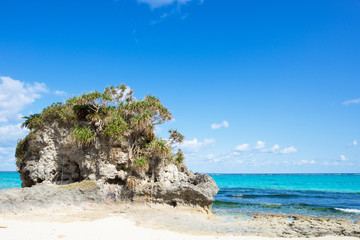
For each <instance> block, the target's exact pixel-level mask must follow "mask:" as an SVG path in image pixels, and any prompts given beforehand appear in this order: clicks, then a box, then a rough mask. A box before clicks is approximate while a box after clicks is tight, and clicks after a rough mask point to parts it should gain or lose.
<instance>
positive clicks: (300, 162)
mask: <svg viewBox="0 0 360 240" xmlns="http://www.w3.org/2000/svg"><path fill="white" fill-rule="evenodd" d="M315 163H316V162H315V161H314V160H300V161H294V162H293V164H294V165H299V166H300V165H304V164H315Z"/></svg>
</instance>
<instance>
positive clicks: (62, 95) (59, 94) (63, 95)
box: [54, 90, 67, 97]
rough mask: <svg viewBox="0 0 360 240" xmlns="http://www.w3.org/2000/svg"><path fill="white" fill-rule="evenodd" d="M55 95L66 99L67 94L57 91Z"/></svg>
mask: <svg viewBox="0 0 360 240" xmlns="http://www.w3.org/2000/svg"><path fill="white" fill-rule="evenodd" d="M54 93H55V95H58V96H60V97H66V95H67V93H66V92H64V91H59V90H56V91H55V92H54Z"/></svg>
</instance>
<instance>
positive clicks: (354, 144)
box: [349, 140, 358, 147]
mask: <svg viewBox="0 0 360 240" xmlns="http://www.w3.org/2000/svg"><path fill="white" fill-rule="evenodd" d="M357 145H358V142H357V140H354V141H353V142H352V143H350V144H349V146H350V147H355V146H357Z"/></svg>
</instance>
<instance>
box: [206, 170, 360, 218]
mask: <svg viewBox="0 0 360 240" xmlns="http://www.w3.org/2000/svg"><path fill="white" fill-rule="evenodd" d="M211 176H212V177H213V178H214V179H215V181H216V183H217V184H218V186H219V188H220V191H219V193H218V194H217V195H216V196H215V202H214V204H213V211H214V212H215V213H217V214H224V215H238V214H239V213H272V214H286V215H308V216H313V217H330V218H332V217H341V218H348V219H351V220H358V219H360V175H358V174H327V175H321V174H253V175H251V174H211Z"/></svg>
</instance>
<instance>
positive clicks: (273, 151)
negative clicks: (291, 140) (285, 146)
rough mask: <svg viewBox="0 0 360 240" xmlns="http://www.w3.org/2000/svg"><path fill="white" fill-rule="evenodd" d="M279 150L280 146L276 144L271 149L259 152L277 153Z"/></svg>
mask: <svg viewBox="0 0 360 240" xmlns="http://www.w3.org/2000/svg"><path fill="white" fill-rule="evenodd" d="M279 150H280V146H279V145H278V144H275V145H274V146H273V147H272V148H268V149H262V150H261V152H266V153H277V152H278V151H279Z"/></svg>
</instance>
